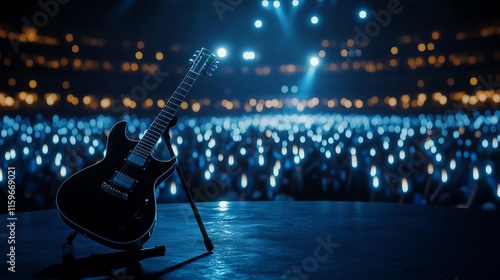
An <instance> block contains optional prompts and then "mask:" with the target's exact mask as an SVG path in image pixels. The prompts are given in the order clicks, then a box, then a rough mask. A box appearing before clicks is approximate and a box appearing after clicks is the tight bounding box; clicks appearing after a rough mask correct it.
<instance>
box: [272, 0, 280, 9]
mask: <svg viewBox="0 0 500 280" xmlns="http://www.w3.org/2000/svg"><path fill="white" fill-rule="evenodd" d="M273 7H275V8H279V7H280V1H278V0H274V1H273Z"/></svg>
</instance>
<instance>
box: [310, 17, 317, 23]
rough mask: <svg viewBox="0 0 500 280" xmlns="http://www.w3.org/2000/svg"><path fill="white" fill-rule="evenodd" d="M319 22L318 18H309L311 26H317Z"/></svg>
mask: <svg viewBox="0 0 500 280" xmlns="http://www.w3.org/2000/svg"><path fill="white" fill-rule="evenodd" d="M318 22H319V18H318V17H317V16H312V17H311V23H312V24H318Z"/></svg>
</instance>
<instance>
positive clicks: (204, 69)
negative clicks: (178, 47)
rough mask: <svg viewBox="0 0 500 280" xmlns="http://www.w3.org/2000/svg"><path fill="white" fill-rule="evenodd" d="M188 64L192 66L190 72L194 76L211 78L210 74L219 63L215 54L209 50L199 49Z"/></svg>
mask: <svg viewBox="0 0 500 280" xmlns="http://www.w3.org/2000/svg"><path fill="white" fill-rule="evenodd" d="M189 64H191V65H192V66H191V70H192V71H193V72H195V73H196V74H198V75H208V76H212V73H213V72H214V71H215V69H217V66H218V65H219V61H217V58H216V56H215V54H213V53H212V52H211V51H210V50H208V49H205V48H201V50H197V51H196V53H195V54H193V57H192V58H191V59H190V60H189Z"/></svg>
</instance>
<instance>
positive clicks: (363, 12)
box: [358, 10, 368, 19]
mask: <svg viewBox="0 0 500 280" xmlns="http://www.w3.org/2000/svg"><path fill="white" fill-rule="evenodd" d="M367 15H368V14H367V13H366V11H365V10H361V11H359V13H358V17H359V18H360V19H365V18H366V16H367Z"/></svg>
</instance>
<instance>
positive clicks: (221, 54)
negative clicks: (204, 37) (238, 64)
mask: <svg viewBox="0 0 500 280" xmlns="http://www.w3.org/2000/svg"><path fill="white" fill-rule="evenodd" d="M217 56H218V57H220V58H223V57H226V56H227V50H226V49H225V48H219V49H218V50H217Z"/></svg>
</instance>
